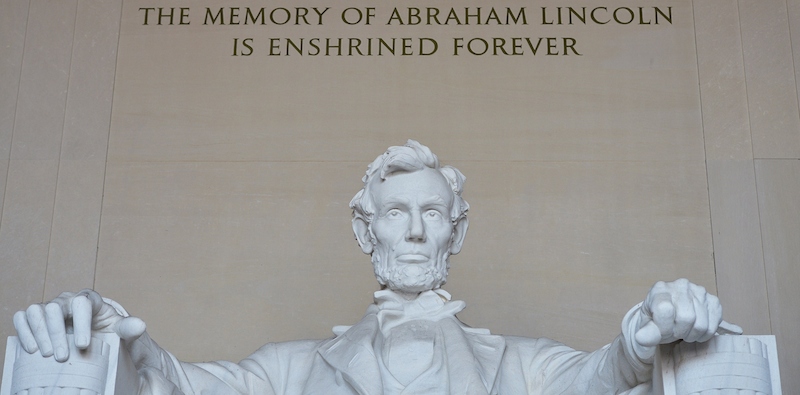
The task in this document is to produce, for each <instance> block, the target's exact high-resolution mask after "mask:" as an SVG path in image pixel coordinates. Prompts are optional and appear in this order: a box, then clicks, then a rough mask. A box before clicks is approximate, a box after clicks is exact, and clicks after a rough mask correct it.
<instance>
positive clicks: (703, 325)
mask: <svg viewBox="0 0 800 395" xmlns="http://www.w3.org/2000/svg"><path fill="white" fill-rule="evenodd" d="M694 311H695V318H694V323H693V325H692V329H691V330H690V331H689V333H688V334H686V336H684V338H683V340H685V341H687V342H697V341H701V339H703V338H704V337H705V336H706V334H708V326H709V325H708V309H706V308H705V306H703V304H702V303H700V301H699V300H696V299H695V300H694Z"/></svg>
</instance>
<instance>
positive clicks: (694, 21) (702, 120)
mask: <svg viewBox="0 0 800 395" xmlns="http://www.w3.org/2000/svg"><path fill="white" fill-rule="evenodd" d="M692 28H693V29H694V57H695V66H696V67H697V97H698V99H700V103H699V104H700V130H701V131H702V133H703V164H704V165H705V170H706V199H707V201H708V225H709V230H710V231H711V262H712V264H713V265H714V288H716V293H717V294H719V280H718V278H719V276H718V273H717V254H716V247H715V246H714V217H713V215H712V214H711V183H710V182H709V179H708V148H707V142H706V125H705V118H703V90H702V89H701V87H700V53H699V50H698V49H697V19H696V18H695V0H692Z"/></svg>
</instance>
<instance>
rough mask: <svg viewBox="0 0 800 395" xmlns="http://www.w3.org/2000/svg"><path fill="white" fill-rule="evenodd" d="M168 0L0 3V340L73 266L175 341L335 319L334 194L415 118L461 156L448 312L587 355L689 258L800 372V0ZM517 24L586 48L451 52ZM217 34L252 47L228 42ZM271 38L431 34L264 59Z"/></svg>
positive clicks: (195, 349) (346, 280)
mask: <svg viewBox="0 0 800 395" xmlns="http://www.w3.org/2000/svg"><path fill="white" fill-rule="evenodd" d="M178 3H179V2H170V1H167V0H163V1H155V0H154V1H125V2H123V1H121V0H104V1H101V0H59V1H44V0H30V1H28V0H0V84H2V85H0V92H1V93H0V102H1V104H0V202H2V212H1V213H0V215H1V216H0V270H1V271H0V273H2V275H1V276H0V307H1V309H0V314H2V315H3V316H4V317H6V318H4V319H0V334H2V336H3V337H5V336H7V335H10V334H12V333H13V329H12V322H11V316H12V315H13V313H14V312H15V311H17V310H19V309H23V308H25V307H26V306H27V305H29V304H31V303H38V302H43V301H47V300H50V299H52V298H53V297H55V296H56V295H58V294H59V293H60V292H61V291H63V290H78V289H81V288H84V287H93V288H95V289H97V290H98V291H99V292H100V293H101V294H103V295H104V296H108V297H111V298H113V299H115V300H117V301H119V302H120V303H121V304H123V305H124V306H125V307H126V308H127V309H128V310H129V311H130V312H131V313H133V314H135V315H137V316H140V317H142V318H143V319H144V320H145V321H146V322H147V324H148V330H149V331H150V333H151V334H152V336H153V337H154V338H155V339H156V340H157V341H158V342H159V343H160V344H161V345H162V346H164V347H165V348H167V349H169V350H171V351H173V352H174V353H175V354H176V355H178V356H179V357H180V358H181V359H185V360H210V359H230V360H238V359H240V358H243V357H244V356H246V355H247V354H248V353H249V352H251V351H253V350H254V349H255V348H257V347H258V346H260V345H261V344H263V343H265V342H268V341H282V340H289V339H297V338H322V337H328V336H330V335H331V332H330V328H331V327H332V326H334V325H339V324H351V323H354V322H356V321H357V320H358V319H359V318H360V316H361V315H362V314H363V311H364V309H365V308H366V306H367V305H368V304H369V303H370V302H371V293H372V292H373V291H374V290H376V288H377V287H376V284H375V282H374V279H373V278H372V274H371V269H370V267H369V260H368V259H367V257H366V256H363V255H362V254H361V253H360V251H359V250H358V248H357V247H356V244H355V241H354V240H353V237H352V233H351V230H350V226H349V220H350V213H349V210H348V209H347V203H348V201H349V199H350V197H351V196H352V195H353V194H354V193H355V192H356V191H357V190H358V188H359V187H360V181H359V179H360V177H361V175H362V174H363V171H364V170H365V168H366V165H367V163H368V162H370V161H371V160H372V159H373V158H374V157H375V156H376V155H378V154H380V153H381V152H383V150H385V148H386V147H387V146H389V145H397V144H402V143H403V142H404V141H405V139H407V138H415V139H418V140H420V141H422V142H423V143H425V144H427V145H429V146H430V147H431V148H432V149H433V150H434V152H436V153H437V154H438V155H439V157H440V159H441V160H442V161H443V162H444V163H448V164H452V165H455V166H457V167H459V168H460V169H461V170H462V171H463V172H464V173H465V174H466V175H467V178H468V182H467V190H466V193H465V197H466V198H467V200H468V201H469V202H470V204H471V205H472V209H471V211H470V218H471V227H470V232H469V235H468V237H467V243H466V246H465V249H464V251H463V252H462V253H461V254H460V255H459V256H456V257H453V259H452V270H451V276H450V281H449V282H448V284H447V286H446V287H445V288H446V289H448V290H449V291H450V292H451V293H452V294H453V295H454V296H455V297H456V298H459V299H463V300H465V301H467V303H468V306H469V307H468V309H467V310H466V311H464V312H463V313H462V314H460V315H459V316H460V317H461V319H462V320H463V321H465V322H467V323H469V324H471V325H473V326H479V327H487V328H490V329H492V331H493V332H495V333H503V334H515V335H524V336H531V337H540V336H544V337H551V338H555V339H558V340H561V341H563V342H565V343H567V344H570V345H572V346H574V347H576V348H579V349H587V350H589V349H595V348H597V347H599V346H601V345H602V344H605V343H606V342H608V341H610V340H611V339H612V338H613V337H614V336H615V335H616V334H617V333H619V322H620V320H621V318H622V316H623V315H624V313H625V312H626V311H627V310H628V308H630V306H632V305H634V304H635V303H637V302H638V301H640V300H641V299H642V298H643V297H644V295H645V294H646V292H647V290H648V289H649V287H650V286H651V285H652V283H653V282H655V281H657V280H659V279H674V278H677V277H688V278H690V279H692V280H693V281H695V282H697V283H699V284H701V285H704V286H706V287H707V288H708V289H709V290H710V291H712V292H715V293H717V294H718V295H719V296H720V298H721V300H722V302H723V304H724V306H725V317H726V319H727V320H729V321H731V322H735V323H738V324H740V325H741V326H743V327H744V328H745V331H746V333H751V334H769V333H771V334H775V335H776V336H777V338H778V345H779V348H780V350H781V353H782V354H781V355H780V357H781V364H782V366H781V371H782V379H783V383H784V391H786V393H792V391H791V389H795V388H800V378H799V377H800V375H798V373H800V362H798V358H797V355H800V341H798V340H797V339H796V337H795V336H794V334H795V332H796V328H798V326H800V307H797V302H798V301H800V287H798V286H797V285H796V284H797V282H798V280H800V266H799V265H798V260H799V259H800V116H799V115H798V83H797V81H798V78H797V76H798V72H800V68H798V67H797V66H795V63H797V62H800V37H799V36H798V34H800V33H798V32H800V3H798V2H797V1H794V0H789V1H784V0H763V1H755V0H740V1H738V2H737V1H733V0H696V1H694V2H692V1H656V2H648V4H647V6H658V7H662V8H665V7H672V12H673V23H672V24H661V25H657V26H656V25H650V26H642V25H635V24H631V25H619V24H613V23H611V24H608V25H602V26H598V25H591V24H588V25H573V26H542V25H540V24H539V22H540V18H541V16H540V13H539V10H540V8H539V7H540V6H547V7H551V9H552V7H556V6H575V7H580V6H597V4H598V3H589V2H575V3H574V4H565V3H563V2H555V1H543V2H540V3H537V4H535V5H532V4H527V3H525V4H523V3H522V2H516V1H508V2H504V3H498V4H496V5H495V6H496V7H506V6H509V7H520V6H526V7H527V8H528V15H529V18H530V19H531V20H530V21H529V25H528V26H469V27H467V26H461V27H459V26H447V27H441V26H439V27H437V26H429V27H425V26H416V27H411V26H388V27H387V26H385V25H383V23H376V24H374V25H371V26H352V27H350V26H345V25H344V24H342V23H341V22H340V21H339V20H338V13H340V12H341V11H342V9H343V8H345V6H359V7H366V6H375V7H376V8H377V14H378V20H380V21H385V20H386V17H387V15H388V10H389V9H390V8H391V6H392V5H389V4H379V5H375V4H373V3H370V2H365V1H360V0H353V1H350V2H348V3H347V4H346V5H342V6H340V5H336V4H330V3H328V4H326V3H323V2H320V1H319V0H313V1H311V0H310V1H308V2H305V3H303V4H299V3H297V2H295V3H288V2H285V1H282V2H281V1H277V0H276V1H273V2H269V4H265V3H264V2H250V3H248V2H244V1H243V2H235V3H225V2H221V1H217V2H211V1H208V2H205V3H204V2H191V4H178ZM212 5H213V6H222V5H225V6H241V7H244V6H248V5H250V6H257V7H267V8H268V9H269V8H271V7H279V6H285V7H295V6H307V7H312V6H321V7H324V6H330V7H332V9H331V11H330V14H329V15H327V16H326V17H330V19H329V21H330V22H327V20H326V23H325V25H324V26H280V27H278V26H255V27H254V26H247V27H245V26H202V25H201V23H200V22H201V20H202V9H203V7H205V6H212ZM409 5H411V4H409ZM426 5H433V4H423V3H419V4H413V6H426ZM435 5H436V6H438V7H439V8H445V5H444V3H442V2H437V3H436V4H435ZM447 5H448V6H455V7H464V6H473V7H474V6H475V4H467V3H465V2H450V3H448V4H447ZM159 6H162V7H170V6H174V7H181V6H190V7H191V21H192V23H191V25H189V26H143V25H142V14H141V12H140V11H138V8H140V7H159ZM397 6H401V5H397ZM403 6H405V5H403ZM602 6H607V7H609V8H611V9H613V8H615V7H633V8H634V9H635V8H636V7H639V6H642V5H641V4H637V3H632V2H627V3H626V2H624V1H619V0H613V1H612V0H610V1H608V2H605V3H603V4H602ZM484 7H486V6H484ZM336 22H339V23H336ZM527 36H530V37H539V36H554V37H564V36H566V37H574V38H576V40H577V43H578V45H577V48H578V50H579V51H580V52H581V53H582V56H551V57H545V56H541V54H540V55H537V56H519V57H503V56H497V57H495V56H482V57H477V56H458V57H455V56H452V55H451V54H450V52H449V51H451V50H452V47H451V45H450V44H449V41H448V40H450V39H451V38H452V37H527ZM234 37H253V38H254V39H255V41H254V44H255V45H254V47H255V51H254V53H253V55H252V56H250V57H234V56H230V55H231V48H232V40H233V38H234ZM269 37H292V38H299V37H435V38H436V39H437V40H440V44H441V47H440V48H439V52H438V53H437V54H436V55H434V56H429V57H421V56H409V57H400V56H397V57H390V56H385V57H309V56H304V57H300V56H289V57H286V56H280V57H269V56H266V53H267V51H268V47H267V39H268V38H269Z"/></svg>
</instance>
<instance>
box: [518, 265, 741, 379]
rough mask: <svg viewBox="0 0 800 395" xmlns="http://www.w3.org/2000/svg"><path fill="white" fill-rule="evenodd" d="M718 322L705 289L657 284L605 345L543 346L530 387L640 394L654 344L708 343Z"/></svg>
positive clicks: (718, 310) (711, 297)
mask: <svg viewBox="0 0 800 395" xmlns="http://www.w3.org/2000/svg"><path fill="white" fill-rule="evenodd" d="M721 322H722V306H721V305H720V303H719V299H718V298H717V297H716V296H714V295H711V294H709V293H708V292H707V291H706V289H705V288H703V287H701V286H698V285H696V284H692V283H691V282H689V281H688V280H686V279H679V280H676V281H673V282H670V283H664V282H658V283H656V284H655V285H654V286H653V288H652V289H651V290H650V292H649V293H648V294H647V297H646V298H645V300H644V302H642V303H640V304H638V305H636V306H635V307H634V308H633V309H631V310H630V311H629V312H628V314H626V315H625V318H624V319H623V321H622V334H621V335H620V336H618V337H617V338H616V339H615V340H614V341H613V342H612V343H611V344H609V345H607V346H606V347H603V348H601V349H600V350H597V351H595V352H592V353H582V352H578V351H575V350H572V349H570V348H568V347H566V346H564V345H561V344H558V343H555V342H553V343H554V344H549V345H546V346H543V348H542V350H540V351H539V352H537V353H535V354H536V357H534V358H532V359H531V365H532V366H531V371H532V372H534V375H533V376H532V377H534V378H535V380H537V383H536V385H534V386H533V387H532V388H546V389H547V390H546V392H544V393H554V394H562V393H564V394H567V393H575V394H578V393H581V394H604V393H620V392H623V391H627V390H633V391H631V392H628V393H629V394H633V393H639V391H644V390H643V388H644V387H645V384H647V383H648V382H650V381H651V379H652V364H653V360H654V356H655V351H656V348H657V347H658V345H659V344H667V343H672V342H675V341H677V340H683V341H686V342H705V341H708V340H709V339H710V338H711V337H713V336H714V333H716V331H717V328H719V325H720V323H721ZM736 329H737V330H738V331H739V332H741V329H738V328H736ZM536 372H541V373H536ZM529 388H531V386H529ZM531 393H537V392H531Z"/></svg>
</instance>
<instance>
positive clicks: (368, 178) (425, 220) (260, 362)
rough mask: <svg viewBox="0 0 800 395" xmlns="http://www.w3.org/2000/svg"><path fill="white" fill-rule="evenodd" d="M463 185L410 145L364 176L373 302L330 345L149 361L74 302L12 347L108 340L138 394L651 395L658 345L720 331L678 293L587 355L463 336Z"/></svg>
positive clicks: (60, 306)
mask: <svg viewBox="0 0 800 395" xmlns="http://www.w3.org/2000/svg"><path fill="white" fill-rule="evenodd" d="M465 180H466V178H465V177H464V175H463V174H461V172H460V171H458V170H457V169H455V168H453V167H449V166H442V165H440V163H439V159H438V158H437V156H436V155H434V154H433V153H432V152H431V150H430V149H429V148H428V147H426V146H424V145H422V144H420V143H418V142H416V141H413V140H409V141H408V143H406V144H405V145H404V146H395V147H389V149H388V150H387V151H386V152H385V153H384V154H382V155H380V156H378V157H377V158H376V159H375V160H374V161H373V162H372V163H371V164H370V165H369V166H368V167H367V172H366V175H365V176H364V178H363V181H364V186H363V188H362V189H361V190H360V191H358V193H356V195H355V196H354V197H353V199H352V200H351V202H350V207H351V208H352V209H353V220H352V225H353V231H354V233H355V236H356V239H357V241H358V244H359V246H360V248H361V250H362V251H363V252H364V253H365V254H368V255H370V257H371V261H372V265H373V269H374V271H375V275H376V278H377V280H378V282H379V284H380V285H381V288H382V289H381V290H380V291H378V292H376V293H375V295H374V300H375V303H374V304H372V305H370V306H369V307H368V308H367V311H366V314H365V315H364V317H363V318H362V319H361V321H359V322H357V323H355V324H354V325H352V326H343V327H336V328H334V333H335V336H334V337H332V338H330V339H324V340H301V341H294V342H286V343H271V344H267V345H265V346H264V347H262V348H260V349H259V350H257V351H255V352H254V353H253V354H252V355H250V356H249V357H248V358H245V359H244V360H242V361H241V362H239V363H238V364H236V363H231V362H225V361H219V362H213V363H186V362H181V361H180V360H178V359H177V358H176V357H175V356H173V355H172V354H170V353H169V352H167V351H166V350H164V349H162V348H160V347H159V346H158V345H157V344H156V343H155V342H154V341H153V340H152V339H151V338H150V337H149V335H148V334H147V332H146V331H145V325H144V323H143V322H142V321H141V320H140V319H138V318H135V317H131V316H129V315H128V314H127V313H126V312H125V310H124V309H123V308H122V307H121V306H119V305H118V304H116V303H115V302H113V301H111V300H108V299H105V300H104V299H103V298H101V297H100V295H98V294H97V293H96V292H94V291H92V290H83V291H81V292H78V293H69V292H66V293H63V294H62V295H61V296H59V297H58V298H56V299H55V300H53V301H52V302H50V303H48V304H44V305H39V304H37V305H32V306H30V307H29V308H28V309H27V310H25V311H20V312H18V313H17V314H15V316H14V324H15V327H16V328H17V332H18V334H19V342H20V345H21V347H22V348H23V349H24V350H25V351H26V352H28V353H32V354H33V353H37V352H40V353H41V355H42V356H44V357H46V358H51V356H52V359H54V360H56V361H60V362H63V361H69V360H70V359H71V357H70V356H71V355H74V354H76V350H75V349H74V348H71V349H70V348H68V347H67V343H68V340H67V336H66V333H68V332H70V331H71V332H74V334H75V344H76V346H77V349H78V350H83V349H86V348H87V347H89V344H90V342H89V338H90V335H91V334H92V333H105V334H109V335H110V336H117V337H118V338H119V339H120V342H121V344H122V347H123V348H124V349H125V350H127V351H128V352H129V353H130V355H131V357H132V360H133V364H134V366H135V368H136V371H137V374H138V383H137V384H134V387H135V389H136V390H137V391H138V392H139V393H140V394H200V393H211V394H253V395H256V394H258V395H262V394H280V395H284V394H285V395H311V394H325V395H336V394H361V395H367V394H370V395H375V394H387V395H395V394H397V395H399V394H452V395H455V394H470V395H489V394H515V395H517V394H537V395H545V394H561V395H564V394H581V395H586V394H598V395H599V394H609V393H622V394H629V395H633V394H644V393H648V392H649V391H650V386H651V377H652V372H653V364H654V362H655V361H656V350H657V349H658V346H659V345H660V344H667V343H672V342H675V341H678V340H684V341H687V342H704V341H707V340H709V339H711V338H712V337H713V336H714V334H715V333H716V332H717V329H718V327H719V325H720V323H721V322H723V321H722V308H721V306H720V303H719V300H718V299H717V298H716V297H715V296H713V295H710V294H709V293H708V292H706V290H705V289H704V288H703V287H701V286H698V285H695V284H692V283H691V282H689V281H688V280H685V279H680V280H677V281H673V282H669V283H665V282H659V283H657V284H656V285H655V286H653V288H652V289H651V291H650V292H649V293H648V294H647V296H646V298H645V300H644V301H643V302H642V303H640V304H639V305H637V306H635V307H633V308H632V309H631V310H630V311H629V312H628V314H626V316H625V318H624V319H623V322H622V333H621V334H620V335H619V336H617V338H616V339H614V340H613V341H612V342H611V343H610V344H609V345H608V346H606V347H603V348H601V349H600V350H597V351H594V352H591V353H587V352H581V351H576V350H574V349H572V348H570V347H567V346H565V345H563V344H560V343H558V342H555V341H552V340H549V339H530V338H521V337H513V336H501V335H496V334H492V333H490V331H489V330H488V329H479V328H471V327H469V326H467V325H465V324H463V323H461V321H459V320H458V318H457V317H456V314H457V313H459V312H460V311H462V310H463V309H464V307H465V303H464V302H462V301H458V300H453V299H452V298H451V296H450V294H449V293H447V292H446V291H445V290H443V289H441V287H442V285H443V284H445V282H446V280H447V274H448V270H449V268H450V257H451V256H452V255H455V254H458V253H459V252H460V251H461V247H462V245H463V243H464V240H465V237H466V233H467V229H468V219H467V211H468V209H469V205H468V204H467V202H466V201H465V200H464V198H463V197H462V192H463V188H464V182H465ZM309 313H311V312H309ZM734 330H738V328H734ZM67 363H69V362H67Z"/></svg>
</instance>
